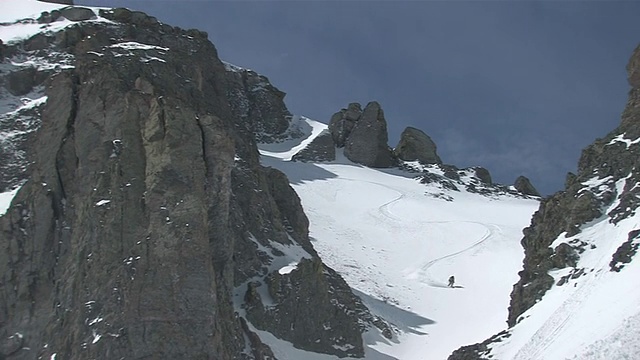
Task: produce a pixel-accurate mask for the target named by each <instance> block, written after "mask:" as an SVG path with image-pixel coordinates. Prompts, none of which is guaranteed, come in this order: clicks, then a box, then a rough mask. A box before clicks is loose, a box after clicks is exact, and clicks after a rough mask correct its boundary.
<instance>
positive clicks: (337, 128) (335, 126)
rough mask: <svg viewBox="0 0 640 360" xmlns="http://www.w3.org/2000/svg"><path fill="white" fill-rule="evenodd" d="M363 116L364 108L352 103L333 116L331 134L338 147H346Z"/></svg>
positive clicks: (330, 126)
mask: <svg viewBox="0 0 640 360" xmlns="http://www.w3.org/2000/svg"><path fill="white" fill-rule="evenodd" d="M361 115H362V107H361V106H360V104H358V103H351V104H349V106H348V107H347V108H346V109H342V110H340V111H338V112H337V113H335V114H333V116H331V120H330V121H329V132H330V133H331V137H332V138H333V142H334V143H335V146H336V147H339V148H341V147H344V146H345V143H346V141H347V138H348V137H349V135H350V134H351V130H353V127H354V126H355V124H356V121H358V119H360V116H361Z"/></svg>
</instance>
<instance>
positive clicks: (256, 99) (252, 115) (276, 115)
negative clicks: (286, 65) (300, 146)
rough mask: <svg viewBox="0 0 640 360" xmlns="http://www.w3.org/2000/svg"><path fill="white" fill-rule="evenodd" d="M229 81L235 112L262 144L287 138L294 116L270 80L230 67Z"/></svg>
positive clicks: (242, 124) (229, 96) (229, 92)
mask: <svg viewBox="0 0 640 360" xmlns="http://www.w3.org/2000/svg"><path fill="white" fill-rule="evenodd" d="M226 66H227V70H228V74H227V75H228V77H229V86H228V87H227V94H228V98H229V103H230V105H231V111H232V112H233V114H234V116H235V117H236V118H239V119H240V120H241V122H240V123H239V125H240V126H244V127H245V128H246V131H248V132H250V133H252V134H255V138H256V141H258V142H267V143H270V142H274V141H277V140H279V139H282V138H284V137H285V136H286V135H287V134H286V131H287V129H288V128H289V124H290V121H291V113H290V112H289V110H287V107H286V106H285V104H284V97H285V95H286V94H285V93H284V92H282V91H280V90H278V89H277V88H276V87H275V86H273V85H271V83H270V82H269V79H267V77H265V76H263V75H260V74H257V73H256V72H254V71H252V70H248V69H243V68H239V67H237V66H233V65H230V64H226Z"/></svg>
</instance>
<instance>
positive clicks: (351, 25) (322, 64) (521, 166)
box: [83, 1, 640, 194]
mask: <svg viewBox="0 0 640 360" xmlns="http://www.w3.org/2000/svg"><path fill="white" fill-rule="evenodd" d="M83 3H84V4H88V5H89V4H93V5H100V6H127V7H131V8H135V9H139V10H142V11H145V12H148V13H150V14H152V15H155V16H157V17H158V18H159V19H160V20H162V21H165V22H167V23H171V24H173V25H178V26H181V27H187V28H199V29H202V30H205V31H207V32H208V33H209V38H210V39H211V40H212V42H213V43H214V44H215V45H216V47H217V48H218V50H219V53H220V56H221V57H222V58H223V59H224V60H227V61H229V62H232V63H235V64H237V65H240V66H244V67H249V68H252V69H254V70H256V71H258V72H260V73H263V74H264V75H266V76H268V77H269V78H270V79H271V81H272V82H273V83H274V84H275V85H276V86H278V87H279V88H281V89H282V90H283V91H285V92H287V93H288V95H287V98H286V102H287V106H288V107H289V108H290V110H291V111H292V112H294V113H297V114H303V115H306V116H309V117H311V118H314V119H317V120H320V121H323V122H328V120H329V118H330V116H331V114H332V113H333V112H335V111H337V110H339V109H340V108H341V107H344V106H346V105H347V104H348V103H349V102H353V101H358V102H361V103H366V102H368V101H370V100H377V101H379V102H380V103H381V104H382V106H383V108H384V110H385V114H386V118H387V121H388V123H389V132H390V145H391V146H394V145H395V144H396V142H397V140H398V137H399V134H400V132H401V131H402V130H403V129H404V127H406V126H415V127H417V128H420V129H422V130H424V131H425V132H427V133H428V134H429V135H430V136H431V137H432V138H433V140H434V141H435V142H436V144H437V145H438V149H439V153H440V155H441V157H442V159H443V160H444V161H445V162H447V163H451V164H455V165H458V166H472V165H479V166H484V167H486V168H488V169H489V170H490V171H491V173H492V174H493V177H494V180H497V181H499V182H503V183H511V182H512V181H513V180H514V179H515V178H516V177H517V176H518V175H521V174H523V175H526V176H528V177H529V178H531V179H532V181H533V183H534V185H536V186H537V187H538V188H539V190H540V191H541V192H543V193H547V194H548V193H551V192H554V191H557V190H560V189H561V187H562V184H563V182H564V177H565V174H566V172H567V171H574V169H575V166H576V163H577V160H578V156H579V154H580V150H581V149H582V148H583V147H584V146H586V145H588V144H589V143H591V142H592V141H593V140H594V139H595V138H596V137H602V136H604V135H605V134H606V133H607V132H609V131H610V130H612V129H613V128H614V127H615V126H617V124H618V122H619V114H620V113H621V111H622V109H623V106H624V103H625V100H626V92H627V90H628V86H627V84H626V80H625V71H624V66H625V64H626V61H627V58H628V56H629V55H630V54H631V51H632V50H633V48H634V47H635V46H636V44H637V43H638V42H640V22H638V21H637V14H640V3H637V2H506V1H493V2H444V1H436V2H431V1H407V2H399V1H346V2H345V1H342V2H338V1H281V2H275V1H274V2H271V1H268V2H266V1H265V2H262V1H259V2H256V1H254V2H243V1H241V2H238V1H234V2H217V1H93V2H90V1H84V2H83Z"/></svg>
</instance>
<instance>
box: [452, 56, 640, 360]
mask: <svg viewBox="0 0 640 360" xmlns="http://www.w3.org/2000/svg"><path fill="white" fill-rule="evenodd" d="M627 72H628V80H629V84H630V85H631V87H632V89H631V90H630V92H629V99H628V101H627V104H626V107H625V109H624V112H623V113H622V121H621V123H620V126H618V127H617V128H616V129H614V130H613V131H612V132H610V133H609V134H608V135H606V136H605V137H604V138H602V139H597V140H596V141H595V142H594V143H593V144H591V145H589V146H588V147H587V148H585V149H584V150H583V151H582V155H581V157H580V160H579V163H578V171H577V174H572V173H569V174H568V175H567V179H566V183H565V189H564V190H563V191H560V192H558V193H556V194H554V195H552V196H550V197H548V198H546V199H544V200H543V201H542V202H541V204H540V208H539V209H538V211H537V212H536V213H535V214H534V216H533V218H532V220H531V225H530V226H529V227H527V228H526V229H524V237H523V239H522V242H521V243H522V246H523V247H524V250H525V259H524V263H523V269H522V271H520V273H519V275H520V279H519V281H518V282H517V283H516V284H515V285H514V286H513V291H512V293H511V304H510V307H509V316H508V319H507V323H508V325H509V327H513V326H516V325H517V324H518V322H519V321H521V319H522V316H521V315H522V314H523V313H524V312H525V311H526V310H528V309H529V308H531V307H532V306H534V305H535V304H536V303H537V302H538V301H540V300H541V299H542V298H543V297H544V295H545V293H546V292H547V290H548V289H550V288H551V287H552V286H553V285H554V282H555V280H554V278H553V277H552V276H551V275H550V274H549V272H550V271H551V270H558V269H565V268H569V269H570V272H569V275H567V276H564V277H562V278H561V279H560V280H559V281H557V283H556V285H557V286H563V285H564V284H566V283H567V282H569V281H571V279H576V278H579V277H581V276H584V274H585V272H586V271H587V270H588V269H583V268H579V267H577V263H578V260H579V259H580V257H581V256H582V255H583V254H584V253H585V252H589V251H591V250H593V249H594V248H595V245H590V246H589V244H588V243H587V242H585V241H583V240H581V239H580V238H579V234H580V233H581V231H582V227H584V226H585V225H587V224H588V223H589V222H590V221H592V220H594V219H598V221H605V222H608V223H610V224H617V223H619V222H620V221H622V220H624V219H627V218H629V217H631V216H633V215H634V214H635V213H636V211H637V209H638V205H639V204H640V201H639V200H638V195H639V192H640V189H638V186H637V184H638V182H639V181H640V173H639V172H638V169H639V168H640V160H639V159H640V141H639V140H638V139H639V138H640V81H639V80H638V79H639V78H638V74H640V47H638V48H636V50H635V51H634V53H633V55H632V57H631V60H630V61H629V64H628V66H627ZM637 236H638V231H635V230H634V231H631V232H630V233H629V234H628V236H627V237H626V238H627V239H628V240H627V241H626V242H624V243H623V244H622V245H621V246H620V247H619V248H618V249H617V251H615V252H614V253H612V254H609V256H611V263H610V271H619V270H620V269H621V268H622V267H624V264H625V263H628V262H630V261H631V260H632V258H633V256H634V255H635V253H636V250H637V248H638V244H637V241H635V240H636V239H637ZM564 238H572V239H571V240H570V241H568V242H562V243H560V244H559V245H558V246H555V247H554V248H552V247H551V245H552V243H553V242H554V241H556V239H564ZM609 240H610V241H612V240H613V239H609ZM504 336H509V334H508V332H504V333H502V334H498V335H496V336H494V337H492V338H491V339H488V340H487V341H485V342H483V343H480V344H475V345H470V346H467V347H463V348H461V349H459V350H457V351H455V352H454V353H453V354H452V355H451V356H450V357H449V359H451V360H457V359H465V360H467V359H483V358H487V357H490V356H491V353H490V349H489V347H488V345H489V344H491V343H492V342H499V341H501V339H502V338H503V337H504Z"/></svg>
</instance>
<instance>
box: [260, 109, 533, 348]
mask: <svg viewBox="0 0 640 360" xmlns="http://www.w3.org/2000/svg"><path fill="white" fill-rule="evenodd" d="M295 120H297V121H299V122H300V124H298V125H297V126H298V127H299V128H301V129H303V130H305V131H307V133H308V134H310V136H309V137H308V138H306V139H301V140H297V141H290V142H283V143H280V144H268V145H260V147H261V153H262V163H263V164H264V165H266V166H272V167H275V168H278V169H280V170H282V171H283V172H285V173H286V174H287V176H288V177H289V180H290V182H291V185H292V187H293V188H294V189H295V190H296V192H297V193H298V195H299V196H300V198H301V200H302V204H303V207H304V210H305V212H306V214H307V216H308V217H309V220H310V235H311V237H312V241H313V245H314V247H315V248H316V250H317V251H318V253H319V254H320V256H321V257H322V259H323V261H324V262H325V263H326V264H327V265H329V266H330V267H332V268H333V269H335V270H336V271H338V272H339V273H340V274H341V275H342V276H343V277H344V278H345V280H346V281H347V282H348V283H349V285H350V286H351V287H352V288H353V289H354V290H355V292H356V294H357V295H359V296H360V297H361V298H362V299H363V301H364V302H365V303H366V304H367V305H368V306H369V307H370V308H371V310H372V311H373V312H374V313H376V314H378V315H380V316H382V317H383V318H385V319H386V320H388V321H389V322H391V323H392V324H393V325H394V326H395V327H396V328H397V329H398V330H399V335H398V336H397V338H396V339H394V340H393V341H388V340H386V339H384V338H383V337H381V336H380V335H378V334H377V333H375V332H373V331H372V332H370V333H368V334H366V336H365V339H366V341H367V348H368V349H367V359H392V358H397V359H403V360H412V359H416V360H417V359H420V360H424V359H446V358H447V356H448V355H449V354H450V353H451V352H452V351H453V350H455V349H457V348H458V347H460V346H462V345H466V344H470V343H475V342H479V341H483V340H484V339H486V338H488V337H489V336H491V335H493V334H495V333H497V332H499V331H500V330H503V329H505V328H506V318H507V308H508V305H509V294H510V292H511V288H512V286H513V284H514V283H515V282H516V281H517V280H518V275H517V273H518V271H519V270H520V269H521V267H522V259H523V256H524V253H523V249H522V247H521V246H520V239H521V238H522V229H523V228H524V227H526V226H528V225H529V222H530V219H531V215H532V213H533V212H534V211H535V210H536V209H537V207H538V201H536V200H532V199H522V198H516V197H513V196H507V195H504V196H493V197H487V196H481V195H478V194H473V193H468V192H466V191H464V190H462V191H460V192H457V191H448V192H447V193H446V195H448V196H450V198H451V199H452V201H447V200H446V199H444V198H442V192H443V190H442V189H441V188H440V187H437V186H435V185H424V184H420V183H419V182H418V180H416V179H415V177H416V176H417V175H419V174H418V173H410V172H405V171H401V170H393V169H371V168H367V167H364V166H361V165H357V164H354V163H351V162H350V161H349V160H347V159H346V158H344V157H343V156H340V159H339V160H337V161H334V162H331V163H315V164H314V163H303V162H291V161H288V160H290V159H291V156H292V155H293V154H294V153H295V152H297V151H299V150H300V149H301V148H303V147H304V146H305V145H306V144H308V143H309V142H310V140H311V138H313V137H314V136H316V135H317V134H320V133H321V132H322V130H324V129H326V125H325V124H322V123H319V122H316V121H313V120H309V119H306V118H303V117H299V118H295ZM292 149H295V151H292ZM451 275H454V276H455V278H456V283H455V287H454V288H449V287H448V286H447V279H448V278H449V276H451ZM263 340H265V341H266V339H263ZM280 344H282V342H281V343H280ZM272 345H276V344H275V343H272ZM276 352H278V351H276ZM284 353H285V354H281V355H279V356H282V355H284V356H286V357H283V358H290V359H301V357H296V356H288V355H286V351H285V352H284ZM321 358H323V359H332V358H333V357H329V356H323V357H321Z"/></svg>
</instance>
